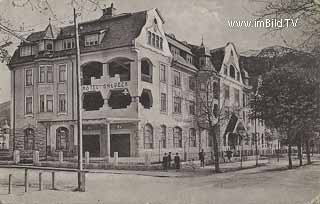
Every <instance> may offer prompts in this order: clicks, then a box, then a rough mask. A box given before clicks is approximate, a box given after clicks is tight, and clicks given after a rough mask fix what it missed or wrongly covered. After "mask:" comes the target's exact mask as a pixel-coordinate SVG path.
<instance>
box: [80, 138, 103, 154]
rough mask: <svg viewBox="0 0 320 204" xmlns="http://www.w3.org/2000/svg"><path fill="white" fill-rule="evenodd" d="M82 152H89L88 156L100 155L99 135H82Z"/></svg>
mask: <svg viewBox="0 0 320 204" xmlns="http://www.w3.org/2000/svg"><path fill="white" fill-rule="evenodd" d="M82 146H83V153H84V152H87V151H88V152H89V153H90V157H100V135H83V136H82Z"/></svg>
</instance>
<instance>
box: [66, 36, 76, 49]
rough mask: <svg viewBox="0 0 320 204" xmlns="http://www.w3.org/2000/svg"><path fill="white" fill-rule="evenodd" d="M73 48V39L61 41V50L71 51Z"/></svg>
mask: <svg viewBox="0 0 320 204" xmlns="http://www.w3.org/2000/svg"><path fill="white" fill-rule="evenodd" d="M74 47H75V43H74V38H69V39H65V40H64V41H63V49H65V50H68V49H73V48H74Z"/></svg>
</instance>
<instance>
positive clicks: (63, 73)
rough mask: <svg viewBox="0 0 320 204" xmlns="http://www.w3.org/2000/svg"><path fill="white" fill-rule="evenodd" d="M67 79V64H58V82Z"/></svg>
mask: <svg viewBox="0 0 320 204" xmlns="http://www.w3.org/2000/svg"><path fill="white" fill-rule="evenodd" d="M66 79H67V65H65V64H63V65H59V82H65V81H66Z"/></svg>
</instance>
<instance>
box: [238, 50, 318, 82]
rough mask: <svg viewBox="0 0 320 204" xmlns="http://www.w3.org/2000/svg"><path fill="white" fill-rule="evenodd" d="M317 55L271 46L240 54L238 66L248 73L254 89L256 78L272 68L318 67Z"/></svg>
mask: <svg viewBox="0 0 320 204" xmlns="http://www.w3.org/2000/svg"><path fill="white" fill-rule="evenodd" d="M319 64H320V59H319V54H316V53H309V52H304V51H299V50H295V49H292V48H288V47H283V46H278V45H276V46H271V47H266V48H263V49H262V50H260V51H259V50H249V51H246V52H242V53H240V66H241V67H243V68H244V69H245V70H247V71H248V73H249V76H250V77H251V79H250V83H251V85H253V86H254V87H255V84H256V81H257V77H258V76H259V75H262V74H265V73H266V72H269V71H270V70H271V69H273V68H280V67H296V68H303V69H308V68H310V67H319Z"/></svg>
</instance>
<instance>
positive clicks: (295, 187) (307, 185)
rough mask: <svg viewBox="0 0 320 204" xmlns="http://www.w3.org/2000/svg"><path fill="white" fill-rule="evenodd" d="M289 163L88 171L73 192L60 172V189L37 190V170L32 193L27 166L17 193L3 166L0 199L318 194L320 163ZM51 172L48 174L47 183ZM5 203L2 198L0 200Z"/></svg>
mask: <svg viewBox="0 0 320 204" xmlns="http://www.w3.org/2000/svg"><path fill="white" fill-rule="evenodd" d="M286 164H287V163H286V162H285V163H283V162H280V164H278V163H272V164H270V165H268V166H264V167H260V168H255V169H247V170H242V171H237V172H229V173H223V174H215V175H208V176H198V177H195V176H192V177H152V176H141V175H132V174H129V175H128V174H106V173H92V174H89V175H87V192H85V193H79V192H72V189H73V188H74V187H75V186H76V174H75V173H66V172H63V173H62V172H61V173H58V174H57V187H58V188H59V190H57V191H51V190H44V191H41V192H39V191H37V184H36V180H37V173H38V172H36V171H33V172H32V173H31V175H30V182H31V184H32V185H31V188H30V192H28V193H23V190H24V188H23V182H22V178H23V174H24V173H23V171H22V170H14V171H12V170H11V173H13V175H14V179H15V185H14V194H13V195H6V193H7V191H6V188H7V186H5V185H4V184H5V183H6V180H7V175H8V173H9V171H8V170H7V169H0V183H1V184H2V185H1V188H0V200H1V201H2V203H17V204H18V203H19V204H24V203H25V204H36V203H38V204H40V203H41V204H42V203H54V204H60V203H61V204H62V203H63V204H64V203H66V204H67V203H68V204H95V203H101V204H102V203H105V204H127V203H128V204H131V203H132V204H146V203H149V204H151V203H152V204H171V203H172V204H206V203H210V204H233V203H237V204H260V203H262V204H265V203H266V204H300V203H301V204H304V203H307V202H309V201H311V200H312V199H313V198H314V197H316V196H317V195H318V194H319V193H320V162H317V163H315V164H314V165H312V166H305V167H301V168H297V169H293V170H285V165H286ZM49 176H50V174H49V173H48V174H46V173H44V183H45V184H46V188H49V186H50V178H49ZM0 203H1V202H0Z"/></svg>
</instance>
